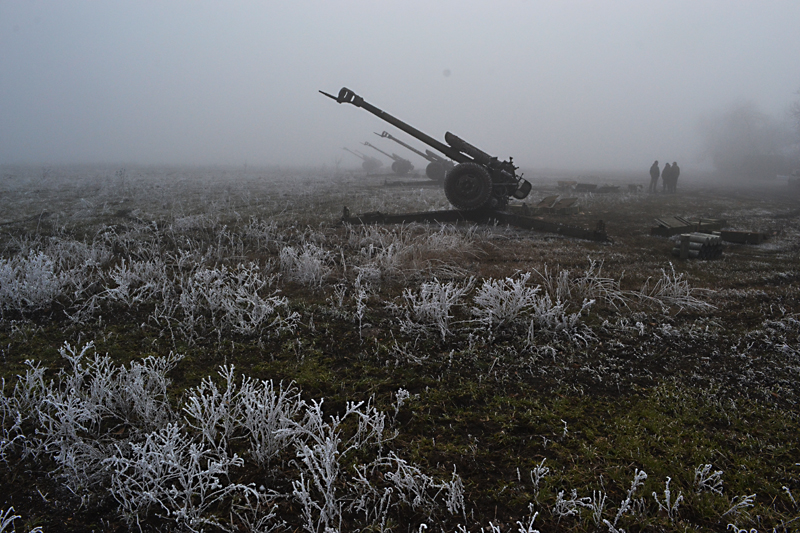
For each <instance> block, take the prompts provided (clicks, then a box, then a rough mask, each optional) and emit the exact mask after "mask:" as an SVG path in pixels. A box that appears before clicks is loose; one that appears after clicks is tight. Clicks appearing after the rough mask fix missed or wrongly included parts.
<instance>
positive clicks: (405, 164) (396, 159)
mask: <svg viewBox="0 0 800 533" xmlns="http://www.w3.org/2000/svg"><path fill="white" fill-rule="evenodd" d="M361 144H363V145H364V146H369V147H370V148H372V149H373V150H377V151H379V152H380V153H382V154H383V155H385V156H386V157H388V158H389V159H391V160H392V171H394V173H395V174H399V175H401V176H404V175H406V174H408V173H409V172H411V171H412V170H414V165H412V164H411V161H409V160H408V159H405V158H402V157H400V156H399V155H397V154H391V155H389V154H387V153H386V152H384V151H383V150H381V149H380V148H378V147H377V146H372V145H371V144H370V143H368V142H366V141H365V142H363V143H361Z"/></svg>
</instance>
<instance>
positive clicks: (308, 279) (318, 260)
mask: <svg viewBox="0 0 800 533" xmlns="http://www.w3.org/2000/svg"><path fill="white" fill-rule="evenodd" d="M280 267H281V272H283V273H284V274H285V275H286V276H287V277H288V278H289V279H291V280H293V281H296V282H298V283H300V284H303V285H308V286H311V287H319V286H321V285H322V282H323V281H324V280H325V278H326V277H327V276H328V275H329V274H330V273H331V271H332V268H331V253H330V252H328V251H326V250H324V249H323V248H321V247H320V246H317V245H316V244H314V243H310V242H306V243H304V244H303V246H302V247H301V248H300V249H299V250H298V249H296V248H295V247H294V246H285V247H283V248H282V249H281V251H280Z"/></svg>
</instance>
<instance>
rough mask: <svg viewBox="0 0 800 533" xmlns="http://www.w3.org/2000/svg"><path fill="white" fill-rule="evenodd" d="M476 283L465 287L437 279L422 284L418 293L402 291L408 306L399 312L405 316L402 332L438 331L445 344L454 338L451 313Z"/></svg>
mask: <svg viewBox="0 0 800 533" xmlns="http://www.w3.org/2000/svg"><path fill="white" fill-rule="evenodd" d="M474 282H475V280H474V278H469V279H468V280H466V281H464V282H463V283H456V282H454V281H448V282H447V283H442V282H440V281H439V280H438V279H435V278H434V280H433V281H429V282H426V283H423V284H422V286H421V287H420V289H419V291H418V292H416V293H415V292H414V291H412V290H411V289H405V290H403V298H404V300H405V302H404V305H403V306H402V308H401V309H400V310H399V312H401V313H403V316H402V317H401V318H400V328H401V330H402V331H405V332H409V333H418V334H419V333H422V334H427V333H428V332H430V330H438V333H439V335H440V336H441V337H442V342H444V341H445V339H446V338H447V336H448V335H452V332H451V331H450V322H451V320H452V319H453V315H452V309H453V307H454V306H456V305H458V303H459V302H460V300H461V299H462V298H463V297H464V295H465V294H467V293H468V292H469V291H470V290H471V289H472V286H473V284H474Z"/></svg>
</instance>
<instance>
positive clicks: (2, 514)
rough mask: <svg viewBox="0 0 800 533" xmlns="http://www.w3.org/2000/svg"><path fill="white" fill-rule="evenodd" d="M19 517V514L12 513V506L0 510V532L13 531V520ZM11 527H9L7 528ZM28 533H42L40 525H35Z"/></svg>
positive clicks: (9, 532)
mask: <svg viewBox="0 0 800 533" xmlns="http://www.w3.org/2000/svg"><path fill="white" fill-rule="evenodd" d="M17 518H21V516H19V515H15V514H14V508H13V507H9V508H8V509H7V510H5V511H3V510H0V533H14V532H15V531H16V529H14V520H16V519H17ZM9 528H11V529H9ZM29 533H42V527H41V526H37V527H35V528H33V529H31V530H30V531H29Z"/></svg>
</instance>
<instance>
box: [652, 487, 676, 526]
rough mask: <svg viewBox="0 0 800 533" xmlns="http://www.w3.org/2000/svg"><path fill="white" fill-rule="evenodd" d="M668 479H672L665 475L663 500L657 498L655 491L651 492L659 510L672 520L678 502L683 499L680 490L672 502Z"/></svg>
mask: <svg viewBox="0 0 800 533" xmlns="http://www.w3.org/2000/svg"><path fill="white" fill-rule="evenodd" d="M670 481H672V479H671V478H670V477H667V482H666V485H665V487H664V499H663V501H662V500H659V499H658V494H656V493H655V491H654V492H653V499H654V500H655V501H656V503H657V504H658V508H659V510H661V511H663V512H664V513H666V514H667V517H668V518H669V521H670V522H674V521H675V518H676V516H677V514H678V505H680V503H681V502H682V501H683V494H682V493H681V492H680V491H678V496H676V497H675V501H674V502H673V501H672V493H671V491H670V490H669V482H670Z"/></svg>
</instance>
